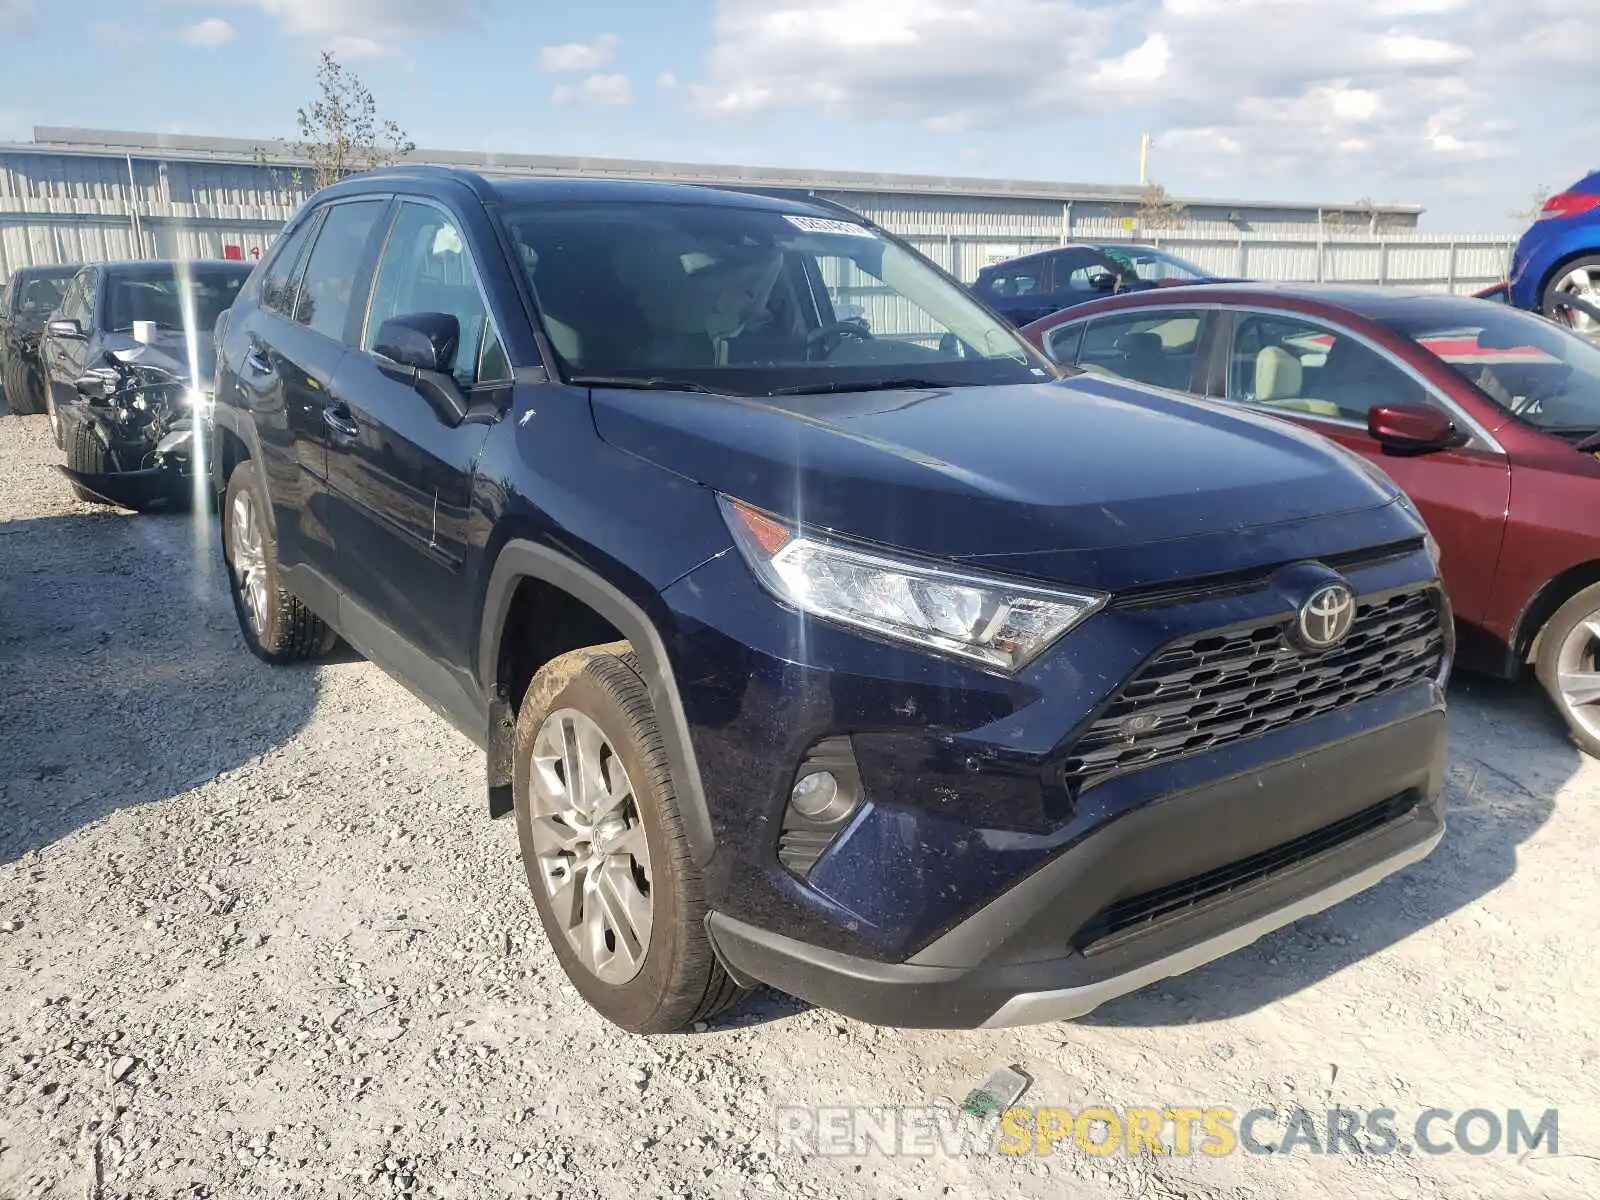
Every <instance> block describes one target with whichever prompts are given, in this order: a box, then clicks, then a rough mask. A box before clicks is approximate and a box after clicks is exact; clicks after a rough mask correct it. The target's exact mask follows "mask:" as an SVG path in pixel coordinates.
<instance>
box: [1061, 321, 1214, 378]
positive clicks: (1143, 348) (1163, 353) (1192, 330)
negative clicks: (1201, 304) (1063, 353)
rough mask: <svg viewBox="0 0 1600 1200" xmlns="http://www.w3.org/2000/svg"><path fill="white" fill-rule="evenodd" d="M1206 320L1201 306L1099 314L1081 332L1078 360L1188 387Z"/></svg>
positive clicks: (1118, 372)
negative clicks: (1104, 315)
mask: <svg viewBox="0 0 1600 1200" xmlns="http://www.w3.org/2000/svg"><path fill="white" fill-rule="evenodd" d="M1205 325H1206V321H1205V314H1204V313H1203V312H1201V311H1199V310H1197V309H1162V310H1161V311H1159V312H1132V313H1119V314H1117V315H1116V316H1109V317H1096V318H1095V319H1094V320H1092V321H1090V322H1089V328H1088V329H1087V330H1086V331H1085V332H1084V333H1083V334H1082V338H1083V340H1082V343H1081V344H1080V346H1079V348H1078V366H1080V367H1082V368H1083V369H1084V370H1086V371H1095V372H1097V373H1100V374H1104V375H1115V376H1118V377H1119V378H1122V379H1132V380H1135V381H1137V382H1139V383H1148V384H1152V385H1154V386H1156V387H1164V388H1171V389H1172V390H1173V391H1178V392H1184V391H1188V390H1189V381H1190V379H1191V378H1192V377H1193V374H1194V360H1195V355H1196V353H1197V352H1198V351H1199V348H1200V346H1201V345H1202V344H1203V343H1202V336H1203V333H1204V330H1205Z"/></svg>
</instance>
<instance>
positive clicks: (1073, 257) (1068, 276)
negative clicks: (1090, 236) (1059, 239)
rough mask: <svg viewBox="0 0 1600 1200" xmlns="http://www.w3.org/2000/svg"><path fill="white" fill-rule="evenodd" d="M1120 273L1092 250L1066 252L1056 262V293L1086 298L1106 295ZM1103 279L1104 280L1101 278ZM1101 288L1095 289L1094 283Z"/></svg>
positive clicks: (1110, 261)
mask: <svg viewBox="0 0 1600 1200" xmlns="http://www.w3.org/2000/svg"><path fill="white" fill-rule="evenodd" d="M1121 274H1122V271H1121V270H1120V268H1119V267H1118V265H1117V264H1116V263H1115V262H1113V261H1112V260H1111V259H1109V258H1107V257H1106V256H1105V255H1103V254H1098V253H1096V252H1094V251H1092V250H1066V251H1063V252H1062V253H1061V254H1060V255H1059V256H1058V258H1057V260H1056V291H1057V292H1070V293H1072V294H1073V295H1075V296H1079V297H1083V298H1087V297H1089V296H1092V295H1099V294H1108V293H1110V292H1111V291H1112V290H1114V289H1113V286H1112V285H1113V284H1115V282H1116V280H1117V278H1118V277H1119V275H1121ZM1102 277H1105V278H1102ZM1097 281H1098V282H1100V283H1101V286H1099V287H1096V286H1095V284H1096V282H1097Z"/></svg>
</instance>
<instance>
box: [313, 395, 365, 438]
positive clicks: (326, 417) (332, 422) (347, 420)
mask: <svg viewBox="0 0 1600 1200" xmlns="http://www.w3.org/2000/svg"><path fill="white" fill-rule="evenodd" d="M322 423H323V424H324V425H326V426H327V427H328V428H329V429H331V430H333V433H334V436H335V437H338V438H342V439H343V440H345V441H354V440H355V439H356V438H358V437H360V436H361V426H359V425H357V424H356V423H355V419H354V418H353V417H351V415H350V410H349V409H347V408H346V407H345V406H344V405H342V404H330V405H328V407H327V408H325V409H323V410H322Z"/></svg>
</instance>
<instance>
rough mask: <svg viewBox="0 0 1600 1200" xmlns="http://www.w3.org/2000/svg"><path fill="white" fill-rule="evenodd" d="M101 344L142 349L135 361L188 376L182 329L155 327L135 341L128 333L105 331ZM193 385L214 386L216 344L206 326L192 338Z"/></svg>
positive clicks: (206, 387)
mask: <svg viewBox="0 0 1600 1200" xmlns="http://www.w3.org/2000/svg"><path fill="white" fill-rule="evenodd" d="M100 345H101V347H102V348H103V349H106V350H120V351H126V350H141V349H142V353H141V355H140V357H139V359H138V360H136V361H138V362H141V363H145V364H149V365H152V366H159V367H162V368H163V369H165V370H168V371H171V372H172V373H173V374H175V375H178V376H180V377H182V378H185V379H187V378H189V375H190V366H189V343H188V339H187V338H186V337H185V336H184V334H183V332H182V331H181V330H176V329H171V330H168V329H158V330H156V332H155V335H154V337H152V338H151V340H150V341H149V342H148V343H146V342H138V341H135V340H134V338H133V335H132V334H131V333H106V334H104V335H102V336H101V339H100ZM194 352H195V363H194V374H195V375H196V376H197V378H195V379H194V381H193V382H194V385H195V386H196V387H197V388H199V389H200V390H201V391H203V392H209V391H211V390H213V388H214V387H215V386H216V371H217V348H216V345H215V344H214V343H213V342H212V339H211V331H210V330H209V329H208V330H206V331H204V332H203V333H201V334H200V335H199V336H198V337H196V338H195V347H194Z"/></svg>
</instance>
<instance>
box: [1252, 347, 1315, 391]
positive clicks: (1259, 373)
mask: <svg viewBox="0 0 1600 1200" xmlns="http://www.w3.org/2000/svg"><path fill="white" fill-rule="evenodd" d="M1304 382H1305V371H1304V370H1303V369H1302V368H1301V366H1300V360H1299V359H1298V358H1296V357H1295V356H1294V355H1292V354H1290V353H1289V352H1288V351H1287V350H1285V349H1284V348H1283V347H1282V346H1267V347H1266V348H1265V349H1263V350H1262V351H1261V352H1260V353H1259V354H1257V355H1256V389H1255V390H1256V399H1257V400H1292V399H1294V398H1295V397H1297V396H1299V395H1300V388H1301V385H1302V384H1303V383H1304Z"/></svg>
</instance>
